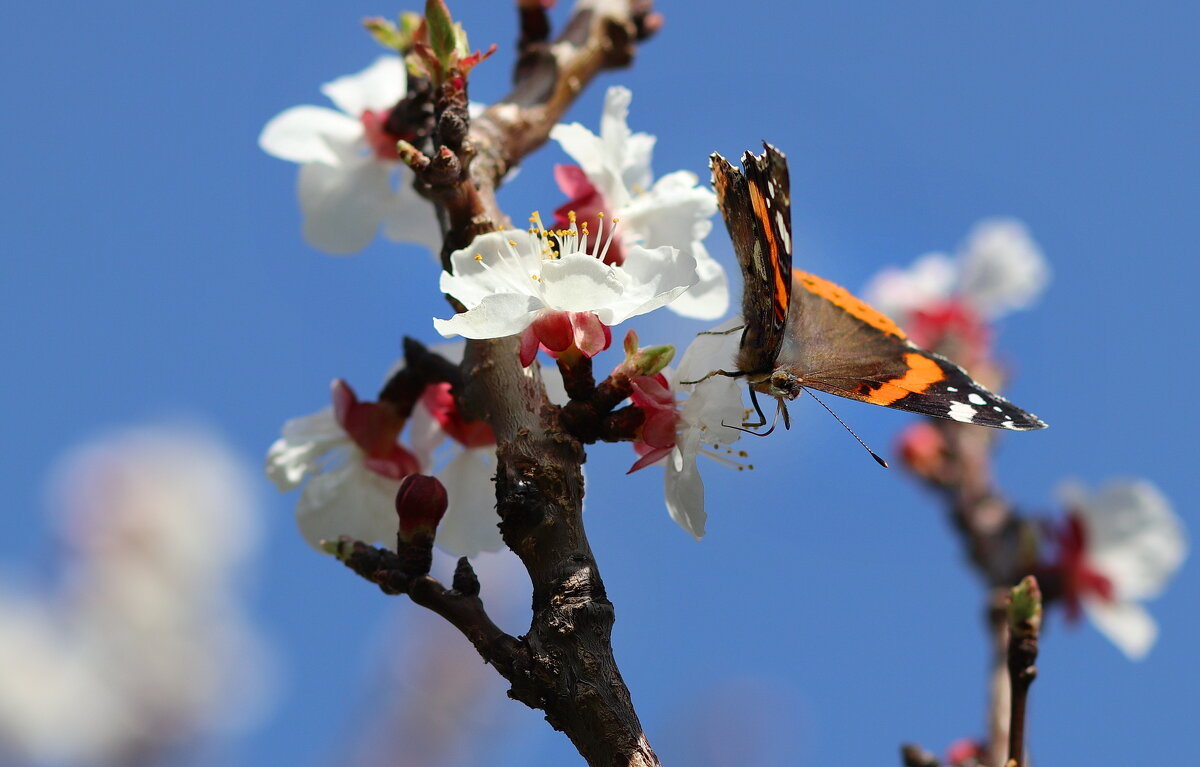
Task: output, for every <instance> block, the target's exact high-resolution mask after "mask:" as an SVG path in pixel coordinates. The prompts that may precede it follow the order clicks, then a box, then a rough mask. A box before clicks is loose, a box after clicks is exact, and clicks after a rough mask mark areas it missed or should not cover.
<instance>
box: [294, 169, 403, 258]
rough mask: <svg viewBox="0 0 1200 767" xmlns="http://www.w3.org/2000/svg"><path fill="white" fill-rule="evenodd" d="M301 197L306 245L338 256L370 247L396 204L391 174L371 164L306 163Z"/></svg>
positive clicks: (301, 181) (300, 184) (302, 175)
mask: <svg viewBox="0 0 1200 767" xmlns="http://www.w3.org/2000/svg"><path fill="white" fill-rule="evenodd" d="M297 191H298V193H299V198H300V210H301V212H302V213H303V214H304V239H305V240H307V241H308V243H309V244H310V245H312V246H313V247H314V248H317V249H318V250H322V251H324V252H326V253H331V254H334V255H346V254H349V253H356V252H358V251H360V250H362V249H363V248H365V247H366V246H367V245H370V244H371V241H372V240H374V239H375V234H376V233H377V232H378V230H379V224H380V222H382V221H383V219H384V216H385V214H386V211H387V209H388V208H389V206H390V205H392V204H393V202H394V194H393V193H392V190H391V186H390V183H389V180H388V168H386V167H385V166H383V165H380V164H379V163H377V162H375V161H374V160H372V159H370V158H359V159H357V160H355V161H353V162H350V163H347V164H345V165H341V166H338V167H332V166H329V165H324V164H322V163H308V164H307V165H304V166H302V167H301V168H300V177H299V183H298V188H297Z"/></svg>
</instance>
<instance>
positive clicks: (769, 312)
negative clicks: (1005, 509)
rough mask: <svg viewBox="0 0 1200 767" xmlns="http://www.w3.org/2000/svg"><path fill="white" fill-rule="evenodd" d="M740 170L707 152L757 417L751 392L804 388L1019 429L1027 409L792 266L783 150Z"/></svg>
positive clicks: (774, 393)
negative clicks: (732, 260)
mask: <svg viewBox="0 0 1200 767" xmlns="http://www.w3.org/2000/svg"><path fill="white" fill-rule="evenodd" d="M763 146H764V148H765V151H764V152H763V154H762V155H759V156H756V155H754V154H752V153H751V152H746V153H745V154H744V155H743V157H742V168H743V171H739V170H737V169H736V168H734V167H733V166H732V165H730V163H729V161H727V160H726V159H725V158H724V157H722V156H721V155H719V154H715V153H714V154H713V155H712V157H711V167H712V173H713V188H714V189H715V190H716V192H717V201H718V203H719V205H720V208H721V214H722V215H723V217H724V218H725V225H726V227H727V228H728V229H729V237H730V239H731V240H732V241H733V247H734V251H735V252H736V253H737V258H738V263H739V264H740V265H741V267H742V278H743V285H744V287H743V293H742V318H743V322H744V325H743V328H742V337H741V341H740V343H739V346H738V353H737V362H736V364H737V370H735V371H732V372H729V371H724V370H720V371H714V373H711V374H710V375H714V374H719V375H725V376H731V377H743V378H745V379H746V381H747V383H748V384H749V387H750V397H751V400H752V401H753V403H754V408H755V411H756V412H757V413H758V416H759V418H760V419H761V421H762V423H760V424H755V426H761V425H763V424H765V423H766V418H765V417H764V416H763V412H762V408H760V407H759V404H758V399H757V397H756V393H761V394H766V395H768V396H771V397H774V398H775V399H776V401H777V402H778V403H779V405H780V409H781V410H782V412H783V414H784V424H785V426H787V425H788V417H787V408H786V407H785V402H786V401H787V400H793V399H795V398H796V397H798V396H800V394H801V393H802V392H803V391H804V390H805V389H814V390H816V391H820V392H825V393H828V394H835V395H837V396H839V397H847V398H849V399H853V400H858V401H859V402H869V403H871V404H872V405H882V406H884V407H890V408H896V409H898V410H907V411H909V412H913V413H920V414H922V415H928V416H934V417H936V418H948V419H952V420H955V421H959V422H961V423H973V424H978V425H980V426H990V427H993V428H1003V429H1013V430H1017V431H1023V430H1028V429H1042V428H1045V426H1046V424H1045V423H1044V422H1043V421H1042V420H1041V419H1039V418H1038V417H1037V416H1035V415H1033V414H1031V413H1028V412H1026V411H1024V410H1022V409H1021V408H1019V407H1016V406H1015V405H1013V404H1011V403H1010V402H1009V401H1008V400H1006V399H1004V398H1003V397H1000V396H998V395H996V394H993V393H992V392H990V391H988V390H987V389H985V388H984V387H983V386H980V385H979V384H978V383H976V382H975V381H974V380H973V379H972V378H971V376H969V375H968V374H967V373H966V371H964V370H963V369H962V368H960V367H959V366H957V365H955V364H954V363H953V362H951V361H950V360H948V359H946V358H945V357H942V356H940V355H938V354H934V353H933V352H929V351H926V350H925V349H921V348H920V347H918V346H916V345H915V344H913V343H912V341H910V340H909V339H908V337H907V336H906V335H905V333H904V331H903V330H902V329H901V328H900V326H899V325H897V324H896V323H895V322H893V321H892V320H891V319H889V318H888V317H887V316H885V315H884V314H882V313H881V312H879V311H877V310H876V309H874V308H872V307H871V306H870V305H869V304H867V303H866V302H865V301H861V300H859V299H858V298H855V297H854V296H853V295H851V294H850V293H849V292H848V291H847V290H846V289H845V288H842V287H840V286H838V285H835V284H833V283H832V282H829V281H828V280H824V279H822V278H820V277H818V276H816V275H815V274H809V273H807V272H802V271H800V270H798V269H792V218H791V217H792V207H791V196H790V195H791V192H790V187H789V183H788V167H787V158H786V157H785V156H784V154H783V153H782V152H780V151H779V150H778V149H776V148H775V147H773V146H771V145H770V144H767V143H766V142H764V143H763Z"/></svg>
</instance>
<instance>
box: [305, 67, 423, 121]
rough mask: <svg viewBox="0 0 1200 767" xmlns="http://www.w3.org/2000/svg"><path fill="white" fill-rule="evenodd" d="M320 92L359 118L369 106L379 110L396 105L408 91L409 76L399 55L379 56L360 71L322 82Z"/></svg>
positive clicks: (371, 108) (347, 112)
mask: <svg viewBox="0 0 1200 767" xmlns="http://www.w3.org/2000/svg"><path fill="white" fill-rule="evenodd" d="M321 92H322V93H324V94H325V95H326V96H328V97H329V100H330V101H332V102H333V103H334V104H336V105H337V107H338V109H340V110H342V111H343V112H345V113H346V114H348V115H350V116H351V117H358V116H359V115H361V114H362V113H363V112H364V111H365V110H368V109H370V110H371V111H374V112H382V111H385V110H388V109H391V108H392V107H394V106H396V104H397V102H399V101H400V99H402V98H404V97H405V95H406V94H407V92H408V77H407V75H406V73H405V69H404V62H403V61H402V60H401V59H400V57H398V56H380V57H379V58H377V59H376V60H375V63H374V64H372V65H371V66H369V67H367V68H366V69H364V70H362V71H361V72H357V73H355V74H352V75H345V76H343V77H339V78H338V79H336V80H334V81H332V82H328V83H325V84H324V85H322V86H321Z"/></svg>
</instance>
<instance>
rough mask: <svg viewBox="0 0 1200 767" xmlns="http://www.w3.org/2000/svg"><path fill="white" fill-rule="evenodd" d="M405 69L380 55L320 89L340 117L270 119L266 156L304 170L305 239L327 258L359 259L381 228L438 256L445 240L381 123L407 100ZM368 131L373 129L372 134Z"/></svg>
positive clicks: (303, 114) (316, 111) (315, 111)
mask: <svg viewBox="0 0 1200 767" xmlns="http://www.w3.org/2000/svg"><path fill="white" fill-rule="evenodd" d="M406 79H407V78H406V74H405V69H404V62H403V61H402V60H401V59H400V58H399V57H396V56H381V57H380V58H379V59H377V60H376V61H375V63H374V64H372V65H371V66H369V67H367V68H366V69H364V70H363V71H361V72H358V73H356V74H353V75H347V76H345V77H340V78H338V79H336V80H334V81H333V82H329V83H326V84H325V85H323V86H322V87H321V92H322V93H324V94H325V95H326V96H327V97H328V98H329V99H330V100H331V101H332V102H333V103H334V105H335V106H337V107H338V109H339V110H341V111H337V110H334V109H329V108H327V107H317V106H298V107H292V108H291V109H287V110H285V111H283V112H281V113H280V114H278V115H276V116H275V117H274V118H272V119H271V120H270V121H269V122H268V123H267V124H266V126H265V127H264V128H263V130H262V133H261V134H260V135H259V137H258V144H259V146H260V147H261V148H262V150H263V151H264V152H266V153H268V154H270V155H273V156H275V157H278V158H280V159H282V160H288V161H290V162H295V163H299V164H300V175H299V179H298V185H297V194H298V197H299V200H300V209H301V212H302V213H303V215H304V238H305V239H306V240H307V241H308V242H309V244H310V245H312V246H313V247H315V248H317V249H318V250H322V251H325V252H327V253H332V254H337V255H344V254H348V253H356V252H358V251H360V250H362V249H363V248H365V247H366V246H367V245H369V244H370V243H371V241H372V240H373V239H375V234H376V233H377V232H378V230H379V227H380V225H381V224H382V225H383V233H384V235H385V236H386V237H387V238H388V239H390V240H393V241H395V242H415V243H418V244H421V245H425V246H426V247H428V248H430V249H431V250H432V251H434V252H437V251H438V249H439V248H440V247H441V233H440V231H439V229H438V225H437V219H436V217H435V213H434V207H433V205H432V204H431V203H430V202H429V201H427V200H425V199H424V198H422V197H421V196H420V195H418V194H417V193H416V191H415V190H414V189H413V188H412V181H413V174H412V171H411V170H409V169H408V168H407V167H406V166H404V165H403V164H402V163H401V162H399V156H398V155H397V154H396V152H395V140H394V139H391V138H390V137H389V136H388V135H387V134H386V133H384V132H382V128H381V126H382V124H383V121H384V120H386V117H387V115H388V113H389V112H390V111H391V110H392V108H393V107H395V106H396V104H397V102H399V101H400V100H401V99H403V98H404V96H405V94H406V88H407V84H406ZM368 126H370V128H371V130H368Z"/></svg>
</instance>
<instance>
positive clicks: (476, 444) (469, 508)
mask: <svg viewBox="0 0 1200 767" xmlns="http://www.w3.org/2000/svg"><path fill="white" fill-rule="evenodd" d="M443 353H444V354H445V355H446V356H448V357H455V356H460V355H461V353H462V347H461V345H458V346H452V347H447V348H446V349H444V350H443ZM543 372H544V380H545V381H546V383H547V390H548V392H549V393H550V396H551V398H552V400H555V401H557V402H560V403H561V402H565V401H566V395H565V393H564V392H563V391H562V384H561V379H558V378H557V374H556V371H554V370H553V369H546V370H545V371H543ZM332 399H333V403H332V405H330V406H329V407H327V408H325V409H323V410H321V411H319V412H316V413H313V414H312V415H308V416H304V417H301V418H296V419H293V420H291V421H288V422H287V423H286V424H284V427H283V435H282V436H281V438H280V439H278V440H276V442H275V443H274V444H273V445H271V448H270V450H269V451H268V452H267V476H268V477H270V478H271V480H272V481H273V482H274V483H275V486H276V487H277V488H279V490H280V491H281V492H287V491H290V490H295V489H297V488H301V487H302V488H303V490H302V492H301V494H300V500H299V502H298V503H297V505H296V521H297V524H298V525H299V527H300V533H301V534H302V535H303V536H304V539H305V540H307V541H308V542H309V543H310V544H311V545H312V546H313V547H314V548H318V549H319V548H321V544H322V542H323V541H328V540H335V539H337V538H338V537H339V536H343V535H344V536H349V537H351V538H354V539H356V540H361V541H366V542H368V543H375V542H381V543H384V544H386V545H388V546H390V547H394V546H395V545H396V510H395V499H396V494H397V492H398V491H399V489H400V485H401V481H402V480H403V479H404V478H405V477H407V476H410V475H414V474H433V475H435V476H437V477H438V479H440V480H441V482H442V484H443V485H444V486H445V487H446V491H447V493H448V496H449V498H448V500H449V508H448V510H447V512H446V515H445V517H443V518H442V520H441V523H440V524H439V525H438V528H437V545H438V546H439V547H440V548H441V549H442V550H443V551H446V552H447V553H450V554H454V555H457V556H473V555H475V554H478V553H479V552H481V551H498V550H500V549H501V548H502V547H503V542H502V541H501V540H500V533H499V531H498V530H497V527H496V522H497V520H496V519H495V518H494V517H495V515H494V514H489V513H487V511H488V510H489V509H490V508H491V507H492V506H493V505H494V489H493V486H492V477H493V476H494V474H495V471H496V439H495V436H494V435H493V434H492V431H491V428H490V427H488V426H487V424H484V423H482V422H480V421H472V420H467V419H465V418H463V416H462V415H461V413H460V412H459V411H458V407H457V405H456V403H455V401H454V397H453V396H452V395H451V393H450V385H449V384H447V383H432V384H429V385H427V386H426V387H425V389H424V391H423V392H422V394H421V397H420V400H419V401H418V402H417V404H416V407H415V408H414V409H413V413H412V415H411V417H409V418H407V419H406V418H403V417H401V416H400V415H398V414H397V413H396V411H395V408H394V407H392V406H391V405H390V404H388V403H386V402H362V401H360V400H359V399H358V397H357V396H356V395H355V393H354V391H353V389H351V388H350V386H349V384H347V383H346V382H345V381H342V380H340V379H338V380H335V381H334V382H333V385H332ZM406 427H407V430H408V441H407V444H405V443H404V442H402V440H401V437H402V432H403V431H404V430H405V428H406Z"/></svg>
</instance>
